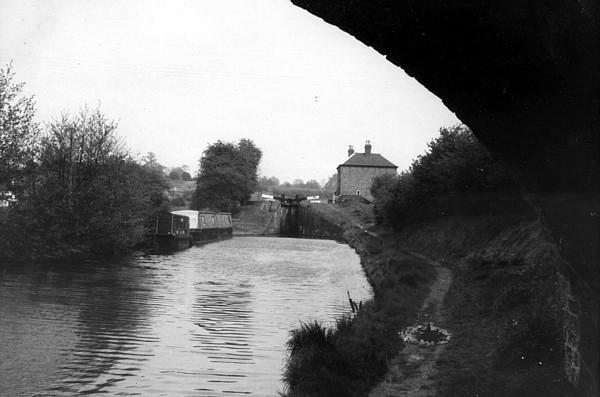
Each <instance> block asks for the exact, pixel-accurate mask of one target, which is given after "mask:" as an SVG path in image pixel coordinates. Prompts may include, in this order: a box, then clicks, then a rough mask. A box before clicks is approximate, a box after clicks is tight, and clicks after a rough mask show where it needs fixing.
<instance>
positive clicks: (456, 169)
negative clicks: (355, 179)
mask: <svg viewBox="0 0 600 397" xmlns="http://www.w3.org/2000/svg"><path fill="white" fill-rule="evenodd" d="M518 190H519V189H518V185H517V184H516V182H515V181H514V179H513V178H512V176H511V174H510V173H509V171H508V170H507V168H506V167H504V166H503V164H501V163H500V162H499V161H498V160H497V159H495V158H494V156H492V155H491V154H490V152H489V151H488V150H487V149H486V148H485V147H484V146H483V145H482V144H481V143H480V142H479V141H478V140H477V138H476V137H475V136H474V135H473V133H472V132H471V130H470V129H469V128H468V127H467V126H465V125H456V126H453V127H450V128H441V129H440V136H439V137H437V138H436V139H434V140H433V141H431V142H430V143H429V144H428V151H427V153H425V154H424V155H420V156H419V157H418V158H417V159H416V160H415V161H413V163H412V165H411V166H410V169H409V170H408V172H403V173H402V174H400V176H398V177H393V176H392V177H390V176H386V175H384V176H380V177H377V178H374V180H373V184H372V187H371V192H372V193H373V196H374V197H375V209H376V211H377V214H378V217H379V219H380V220H384V219H385V220H386V221H387V222H389V223H390V224H392V225H395V226H399V225H402V224H403V223H406V222H410V221H412V220H422V219H429V218H434V217H439V216H440V215H444V214H460V213H463V212H465V213H475V212H488V211H496V210H497V208H496V207H497V205H496V204H494V203H493V201H492V200H490V197H493V196H498V195H502V196H503V197H509V198H510V197H514V193H515V192H518ZM505 202H506V203H509V202H510V200H505ZM518 202H519V203H520V201H518ZM514 203H515V204H517V205H518V203H517V201H515V202H514ZM498 208H499V207H498Z"/></svg>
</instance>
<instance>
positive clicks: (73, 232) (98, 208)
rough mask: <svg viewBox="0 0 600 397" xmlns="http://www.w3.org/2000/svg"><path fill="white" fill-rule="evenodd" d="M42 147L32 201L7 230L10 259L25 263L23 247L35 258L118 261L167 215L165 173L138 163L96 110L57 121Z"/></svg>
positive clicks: (10, 217) (10, 219) (29, 198)
mask: <svg viewBox="0 0 600 397" xmlns="http://www.w3.org/2000/svg"><path fill="white" fill-rule="evenodd" d="M39 146H40V148H41V150H40V156H39V167H37V171H36V174H35V175H34V178H33V179H32V181H31V188H30V190H29V191H28V192H27V199H26V200H22V201H21V202H20V203H19V206H18V208H15V209H14V210H11V211H10V212H9V214H8V216H7V218H6V222H5V223H4V224H3V225H2V227H3V228H4V230H6V231H7V232H10V235H11V240H10V241H5V242H4V243H2V244H4V248H5V249H6V250H5V252H4V253H5V255H6V256H17V257H21V254H20V253H19V252H18V251H17V249H18V248H19V247H20V246H21V245H25V246H29V248H30V249H29V252H31V254H32V255H33V256H46V257H56V258H59V257H64V256H91V255H94V256H97V255H112V254H116V253H119V252H122V251H124V250H126V249H127V248H129V247H131V246H133V245H135V244H137V243H139V242H140V241H142V240H143V238H144V234H145V233H146V232H147V231H148V229H147V228H149V227H151V225H152V219H153V217H154V215H155V214H156V213H157V212H158V211H159V210H161V209H166V208H167V207H166V199H165V197H164V195H163V192H164V191H165V190H166V188H167V186H166V184H165V181H164V177H163V175H162V172H160V170H159V169H158V168H156V167H149V166H143V165H140V164H139V163H137V162H135V161H134V160H133V159H132V158H131V156H129V154H128V153H127V151H126V150H125V149H124V147H123V145H122V144H121V143H120V141H119V139H118V137H117V135H116V124H115V123H114V122H113V121H111V120H108V119H107V118H106V117H105V116H104V115H103V114H102V113H101V112H100V111H99V110H95V111H90V110H89V109H87V108H85V109H83V110H82V111H81V112H80V113H79V114H78V115H76V116H73V117H71V116H69V115H66V114H65V115H63V116H62V117H61V118H60V119H58V120H54V121H53V122H51V123H50V124H49V125H48V126H47V128H46V132H45V135H44V136H43V138H42V139H41V141H40V143H39ZM21 259H24V258H21Z"/></svg>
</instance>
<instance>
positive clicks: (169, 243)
mask: <svg viewBox="0 0 600 397" xmlns="http://www.w3.org/2000/svg"><path fill="white" fill-rule="evenodd" d="M154 239H155V241H156V244H157V245H158V247H159V248H160V249H164V250H170V251H181V250H185V249H188V248H190V247H191V246H192V245H193V243H194V240H193V238H192V236H190V235H187V236H175V235H172V234H170V235H169V234H167V235H155V236H154Z"/></svg>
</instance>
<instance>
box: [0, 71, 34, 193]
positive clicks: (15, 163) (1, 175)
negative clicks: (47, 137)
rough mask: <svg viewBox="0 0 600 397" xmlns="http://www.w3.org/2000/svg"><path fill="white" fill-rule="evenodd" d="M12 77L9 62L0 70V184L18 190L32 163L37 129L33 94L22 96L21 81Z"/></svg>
mask: <svg viewBox="0 0 600 397" xmlns="http://www.w3.org/2000/svg"><path fill="white" fill-rule="evenodd" d="M14 76H15V73H14V71H13V69H12V65H10V64H9V65H8V66H7V67H6V68H5V69H0V187H1V186H2V185H4V186H6V187H8V186H7V185H10V188H11V189H14V190H17V191H20V190H21V187H22V184H23V178H24V177H25V176H26V174H27V173H28V172H29V173H31V172H32V168H33V166H34V157H35V156H34V154H35V151H36V143H37V138H38V135H39V128H38V125H37V124H36V123H35V122H34V121H33V118H34V115H35V102H34V100H33V97H25V96H22V94H21V93H22V90H23V86H24V83H15V82H14Z"/></svg>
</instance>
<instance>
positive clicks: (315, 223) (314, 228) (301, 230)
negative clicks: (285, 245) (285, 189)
mask: <svg viewBox="0 0 600 397" xmlns="http://www.w3.org/2000/svg"><path fill="white" fill-rule="evenodd" d="M279 219H280V223H279V225H280V226H279V233H280V235H281V236H286V237H307V238H326V239H332V240H344V230H343V229H342V227H340V226H339V225H336V224H334V223H333V222H331V221H329V220H327V219H325V218H324V217H322V216H320V214H319V213H317V212H315V211H313V210H311V207H308V206H303V205H289V206H288V205H286V206H282V207H281V217H280V218H279Z"/></svg>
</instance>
